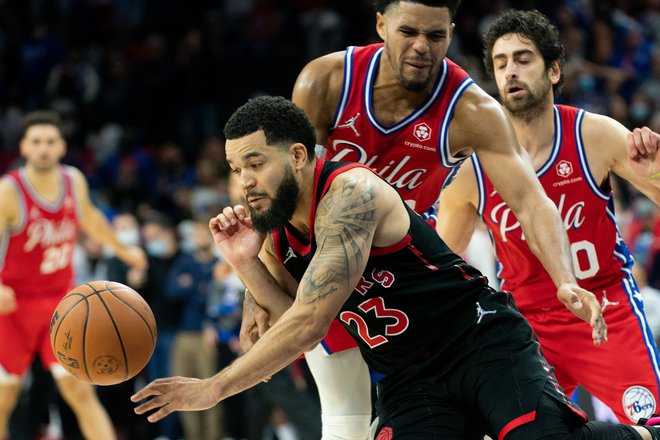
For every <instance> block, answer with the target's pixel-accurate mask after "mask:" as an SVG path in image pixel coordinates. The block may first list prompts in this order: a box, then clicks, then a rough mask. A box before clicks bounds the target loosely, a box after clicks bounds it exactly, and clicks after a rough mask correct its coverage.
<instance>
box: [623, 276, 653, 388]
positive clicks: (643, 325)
mask: <svg viewBox="0 0 660 440" xmlns="http://www.w3.org/2000/svg"><path fill="white" fill-rule="evenodd" d="M621 283H622V284H623V289H624V291H625V292H626V295H627V296H628V301H629V302H630V306H631V308H632V310H633V313H634V314H635V317H636V318H637V321H638V322H639V326H640V329H641V330H642V334H643V335H644V345H645V346H646V350H647V351H648V354H649V358H650V359H651V363H652V364H653V372H654V373H655V378H656V380H657V381H658V383H659V384H660V366H659V364H660V360H659V359H658V351H657V348H656V346H655V342H654V340H653V334H652V333H651V329H650V328H649V326H648V323H647V322H646V316H645V315H644V312H643V311H642V308H641V307H642V300H641V294H640V293H639V289H638V288H637V283H636V282H635V279H634V278H633V277H632V275H630V274H628V276H627V277H626V278H624V279H623V280H622V281H621Z"/></svg>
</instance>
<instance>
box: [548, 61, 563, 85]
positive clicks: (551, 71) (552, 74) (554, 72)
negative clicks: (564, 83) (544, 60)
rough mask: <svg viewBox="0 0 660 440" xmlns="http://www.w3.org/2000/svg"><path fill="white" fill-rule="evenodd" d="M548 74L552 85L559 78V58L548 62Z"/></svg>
mask: <svg viewBox="0 0 660 440" xmlns="http://www.w3.org/2000/svg"><path fill="white" fill-rule="evenodd" d="M548 75H549V78H550V83H551V84H553V85H554V84H557V83H558V82H559V80H560V79H561V63H560V62H559V60H555V61H553V62H552V63H550V67H549V68H548Z"/></svg>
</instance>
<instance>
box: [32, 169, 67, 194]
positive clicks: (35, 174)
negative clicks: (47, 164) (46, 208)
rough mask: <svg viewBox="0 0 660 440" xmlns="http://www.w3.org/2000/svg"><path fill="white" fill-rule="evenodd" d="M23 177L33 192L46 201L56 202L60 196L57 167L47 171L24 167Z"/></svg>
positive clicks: (59, 180)
mask: <svg viewBox="0 0 660 440" xmlns="http://www.w3.org/2000/svg"><path fill="white" fill-rule="evenodd" d="M25 176H26V177H27V180H28V182H29V183H30V185H31V186H32V188H34V190H35V191H36V192H37V194H39V195H40V196H41V197H42V198H44V199H46V200H49V201H51V200H56V199H57V197H59V195H60V191H61V188H60V185H61V181H62V180H61V179H62V176H61V175H60V172H59V167H57V166H56V167H53V168H51V169H48V170H38V169H36V168H34V167H31V166H29V165H26V166H25Z"/></svg>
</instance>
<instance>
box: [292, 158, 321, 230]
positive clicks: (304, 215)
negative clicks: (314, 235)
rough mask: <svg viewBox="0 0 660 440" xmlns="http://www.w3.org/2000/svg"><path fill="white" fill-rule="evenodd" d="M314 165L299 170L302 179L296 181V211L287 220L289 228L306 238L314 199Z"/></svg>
mask: <svg viewBox="0 0 660 440" xmlns="http://www.w3.org/2000/svg"><path fill="white" fill-rule="evenodd" d="M313 164H314V165H312V164H310V165H308V166H306V167H305V168H304V169H303V170H301V173H302V175H301V176H302V177H301V179H300V180H299V181H298V185H299V186H300V192H299V193H298V201H297V203H296V210H295V211H294V213H293V216H292V217H291V220H289V223H290V224H291V226H293V227H294V228H296V229H297V230H298V231H299V232H300V233H301V234H303V235H305V236H307V235H308V234H309V228H310V216H311V214H312V201H313V198H314V185H315V184H316V180H315V178H314V177H315V176H314V171H315V169H316V166H315V164H316V162H315V161H314V162H313Z"/></svg>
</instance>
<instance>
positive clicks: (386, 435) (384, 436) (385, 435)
mask: <svg viewBox="0 0 660 440" xmlns="http://www.w3.org/2000/svg"><path fill="white" fill-rule="evenodd" d="M392 437H393V435H392V428H390V427H389V426H386V427H385V428H383V429H381V430H380V432H379V433H378V437H376V440H392Z"/></svg>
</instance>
